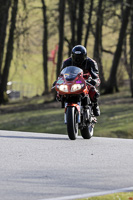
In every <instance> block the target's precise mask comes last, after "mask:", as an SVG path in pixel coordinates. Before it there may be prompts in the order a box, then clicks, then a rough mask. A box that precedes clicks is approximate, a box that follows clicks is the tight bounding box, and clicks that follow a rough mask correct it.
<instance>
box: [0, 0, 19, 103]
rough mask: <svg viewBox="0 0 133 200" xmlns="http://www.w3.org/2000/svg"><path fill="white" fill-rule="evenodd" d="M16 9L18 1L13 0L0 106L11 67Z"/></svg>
mask: <svg viewBox="0 0 133 200" xmlns="http://www.w3.org/2000/svg"><path fill="white" fill-rule="evenodd" d="M17 8H18V0H14V2H13V8H12V14H11V26H10V31H9V39H8V44H7V52H6V59H5V65H4V69H3V74H2V78H1V84H0V104H2V103H4V102H5V99H4V92H6V89H7V81H8V75H9V68H10V65H11V60H12V57H13V44H14V31H15V25H16V16H17Z"/></svg>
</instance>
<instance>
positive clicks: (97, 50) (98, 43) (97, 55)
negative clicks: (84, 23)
mask: <svg viewBox="0 0 133 200" xmlns="http://www.w3.org/2000/svg"><path fill="white" fill-rule="evenodd" d="M102 6H103V0H99V3H98V10H97V22H96V31H95V44H94V53H93V58H94V59H95V60H96V62H97V63H98V66H99V76H100V79H101V86H100V88H101V89H103V88H104V86H105V79H104V73H103V66H102V26H103V8H102Z"/></svg>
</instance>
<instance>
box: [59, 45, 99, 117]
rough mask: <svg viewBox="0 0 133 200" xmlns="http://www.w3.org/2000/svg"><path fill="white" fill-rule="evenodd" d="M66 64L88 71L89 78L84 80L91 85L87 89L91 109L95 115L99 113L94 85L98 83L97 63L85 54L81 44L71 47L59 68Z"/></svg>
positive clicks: (97, 94)
mask: <svg viewBox="0 0 133 200" xmlns="http://www.w3.org/2000/svg"><path fill="white" fill-rule="evenodd" d="M68 66H76V67H79V68H81V69H82V70H83V73H84V74H86V73H88V72H89V73H90V75H91V78H90V77H89V78H88V79H87V80H86V83H90V84H91V85H92V86H91V88H90V90H89V96H90V99H91V102H92V109H93V113H94V115H95V116H99V115H100V108H99V106H98V97H99V96H100V94H99V92H98V90H97V89H96V86H99V85H100V78H99V71H98V66H97V63H96V62H95V61H94V60H93V59H91V58H89V57H88V56H87V51H86V48H85V47H84V46H82V45H76V46H74V47H73V49H72V52H71V57H69V58H68V59H66V60H65V61H64V62H63V64H62V66H61V70H62V69H64V68H65V67H68Z"/></svg>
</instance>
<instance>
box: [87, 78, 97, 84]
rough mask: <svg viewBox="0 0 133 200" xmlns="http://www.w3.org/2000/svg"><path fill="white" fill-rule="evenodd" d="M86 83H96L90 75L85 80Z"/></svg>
mask: <svg viewBox="0 0 133 200" xmlns="http://www.w3.org/2000/svg"><path fill="white" fill-rule="evenodd" d="M86 83H87V84H91V85H93V86H95V85H96V81H95V80H94V79H92V78H91V77H89V78H88V79H87V80H86Z"/></svg>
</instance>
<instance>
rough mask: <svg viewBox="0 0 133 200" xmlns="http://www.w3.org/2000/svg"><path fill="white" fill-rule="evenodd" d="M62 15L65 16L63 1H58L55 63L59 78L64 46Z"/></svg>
mask: <svg viewBox="0 0 133 200" xmlns="http://www.w3.org/2000/svg"><path fill="white" fill-rule="evenodd" d="M64 15H65V0H63V1H62V0H60V1H59V49H58V61H57V73H56V76H57V77H58V76H59V73H60V68H61V63H62V57H63V44H64Z"/></svg>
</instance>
